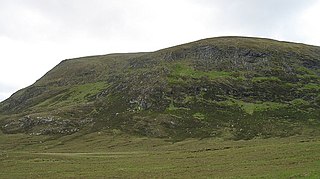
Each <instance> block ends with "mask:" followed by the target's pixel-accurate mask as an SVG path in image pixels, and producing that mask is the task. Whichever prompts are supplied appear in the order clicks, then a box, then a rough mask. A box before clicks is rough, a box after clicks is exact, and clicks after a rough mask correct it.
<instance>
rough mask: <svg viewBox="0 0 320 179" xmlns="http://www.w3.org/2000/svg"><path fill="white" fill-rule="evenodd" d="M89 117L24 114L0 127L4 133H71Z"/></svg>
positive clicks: (87, 121)
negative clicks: (31, 115) (71, 118)
mask: <svg viewBox="0 0 320 179" xmlns="http://www.w3.org/2000/svg"><path fill="white" fill-rule="evenodd" d="M92 122H93V120H91V119H82V120H68V119H59V118H55V117H51V116H48V117H35V118H32V117H30V116H25V117H23V118H20V119H18V120H6V121H5V122H4V123H3V124H2V125H1V127H0V129H1V131H2V132H3V133H5V134H13V133H28V134H30V135H50V134H72V133H75V132H77V131H79V130H80V129H81V128H82V127H84V126H85V125H87V124H89V123H92Z"/></svg>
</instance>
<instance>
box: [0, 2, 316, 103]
mask: <svg viewBox="0 0 320 179" xmlns="http://www.w3.org/2000/svg"><path fill="white" fill-rule="evenodd" d="M319 19H320V0H0V101H2V100H5V99H6V98H8V97H9V96H10V95H12V94H13V93H14V92H16V91H17V90H19V89H21V88H24V87H27V86H29V85H31V84H33V83H34V82H35V81H36V80H37V79H39V78H41V77H42V76H43V75H44V74H45V73H46V72H47V71H49V70H50V69H52V68H53V67H54V66H55V65H57V64H58V63H59V62H60V61H62V60H64V59H69V58H75V57H81V56H90V55H102V54H108V53H120V52H123V53H125V52H141V51H143V52H145V51H155V50H158V49H161V48H166V47H170V46H173V45H178V44H182V43H186V42H190V41H195V40H199V39H203V38H209V37H217V36H254V37H266V38H272V39H277V40H284V41H291V42H300V43H306V44H312V45H317V46H320V23H319Z"/></svg>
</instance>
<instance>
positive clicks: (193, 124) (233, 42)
mask: <svg viewBox="0 0 320 179" xmlns="http://www.w3.org/2000/svg"><path fill="white" fill-rule="evenodd" d="M319 94H320V47H315V46H309V45H304V44H297V43H288V42H280V41H275V40H270V39H260V38H245V37H219V38H211V39H204V40H200V41H196V42H192V43H188V44H183V45H179V46H175V47H171V48H167V49H163V50H159V51H156V52H149V53H135V54H110V55H102V56H92V57H83V58H76V59H70V60H64V61H62V62H61V63H60V64H58V65H57V66H56V67H54V68H53V69H52V70H51V71H49V72H48V73H47V74H46V75H45V76H43V77H42V78H41V79H39V80H38V81H37V82H36V83H34V84H33V85H31V86H29V87H27V88H25V89H22V90H19V91H18V92H16V93H15V94H13V95H12V96H11V97H10V98H9V99H7V100H5V101H3V102H2V103H1V104H0V114H1V116H0V118H1V130H2V132H3V133H18V132H24V133H30V134H35V135H41V134H60V135H61V134H70V133H74V132H77V131H79V130H84V131H88V132H93V131H100V130H121V131H123V132H127V133H129V134H135V135H146V136H152V137H168V138H173V139H184V138H187V137H200V138H202V137H210V136H213V137H223V138H230V139H251V138H253V137H273V136H280V137H285V136H291V135H296V134H306V135H319V132H318V131H319V129H320V118H319V117H320V95H319Z"/></svg>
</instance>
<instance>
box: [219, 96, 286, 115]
mask: <svg viewBox="0 0 320 179" xmlns="http://www.w3.org/2000/svg"><path fill="white" fill-rule="evenodd" d="M218 104H220V105H226V106H239V107H240V108H241V109H242V110H243V111H245V112H246V113H248V114H253V113H254V112H258V111H267V110H275V109H280V108H283V107H286V106H287V104H283V103H276V102H259V101H258V102H255V103H253V102H245V101H241V100H235V99H230V100H227V101H221V102H219V103H218Z"/></svg>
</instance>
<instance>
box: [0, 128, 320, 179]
mask: <svg viewBox="0 0 320 179" xmlns="http://www.w3.org/2000/svg"><path fill="white" fill-rule="evenodd" d="M80 135H81V136H80ZM13 141H14V142H13ZM0 168H1V172H0V178H250V177H252V178H319V177H320V138H319V137H313V138H310V137H301V136H294V137H289V138H270V139H253V140H248V141H245V140H239V141H230V140H229V141H224V140H222V139H213V138H207V139H202V140H199V139H188V140H184V141H180V142H175V143H173V142H171V141H166V140H163V139H150V138H146V137H141V138H140V137H132V136H127V135H125V134H121V133H117V132H116V131H114V133H103V132H99V133H91V134H77V135H70V136H64V137H60V138H55V137H48V136H28V135H24V134H15V135H1V134H0Z"/></svg>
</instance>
